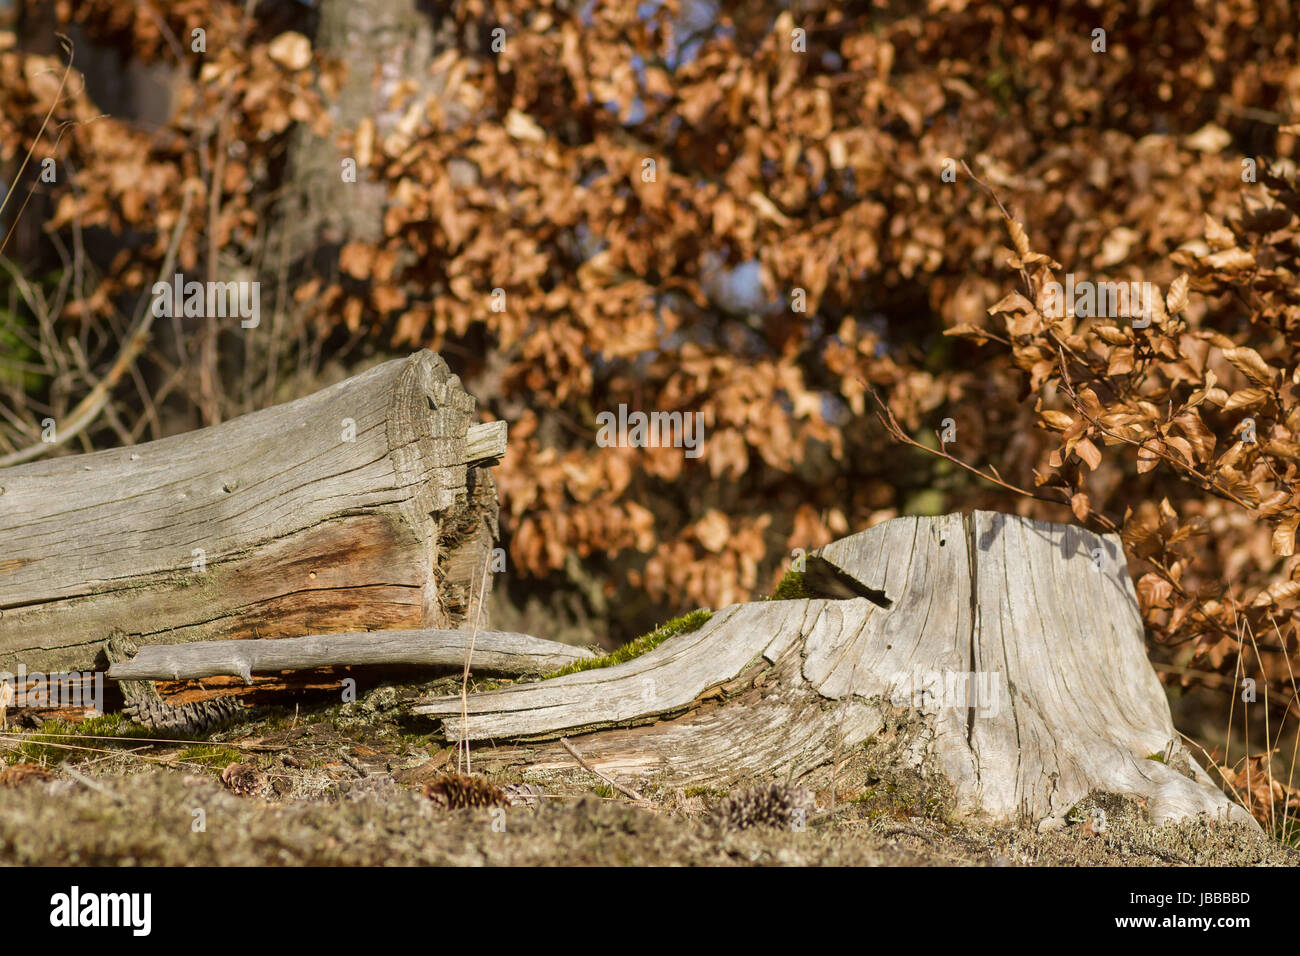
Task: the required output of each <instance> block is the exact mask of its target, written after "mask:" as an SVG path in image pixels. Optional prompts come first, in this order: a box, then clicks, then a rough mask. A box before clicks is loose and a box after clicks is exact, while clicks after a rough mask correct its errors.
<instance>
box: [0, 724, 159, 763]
mask: <svg viewBox="0 0 1300 956" xmlns="http://www.w3.org/2000/svg"><path fill="white" fill-rule="evenodd" d="M153 735H154V734H153V731H150V730H148V729H147V728H145V727H141V726H140V725H139V724H133V723H131V722H130V721H129V720H127V719H126V718H125V717H123V716H122V715H121V714H105V715H104V716H102V717H91V718H89V719H88V720H83V721H81V722H80V723H76V724H74V723H69V722H68V721H66V720H60V719H57V718H56V719H53V720H47V721H45V723H43V724H41V729H40V730H38V731H36V732H35V733H31V734H23V740H22V743H20V744H19V745H18V748H17V751H16V753H17V755H18V757H19V758H20V759H21V760H26V761H30V762H31V763H43V764H53V763H60V762H61V761H63V760H67V759H68V758H69V757H86V756H89V751H88V749H87V748H93V749H95V750H103V749H105V748H108V747H120V746H122V744H121V743H119V742H117V741H114V740H111V739H109V740H104V739H102V738H106V737H107V738H113V737H133V738H134V737H152V736H153Z"/></svg>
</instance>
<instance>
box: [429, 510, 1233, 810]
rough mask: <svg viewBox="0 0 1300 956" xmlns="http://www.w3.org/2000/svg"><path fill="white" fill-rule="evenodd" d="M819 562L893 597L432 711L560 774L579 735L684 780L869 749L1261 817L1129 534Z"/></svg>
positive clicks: (1007, 803) (961, 779)
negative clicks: (1148, 616) (1198, 717)
mask: <svg viewBox="0 0 1300 956" xmlns="http://www.w3.org/2000/svg"><path fill="white" fill-rule="evenodd" d="M809 560H810V562H811V564H810V568H809V570H810V571H813V570H814V569H816V570H817V571H818V572H819V573H816V574H809V575H808V576H807V578H806V580H808V581H810V582H816V581H818V580H820V581H823V582H831V583H832V584H834V587H832V588H831V590H832V591H833V592H834V593H837V594H845V593H850V594H851V593H853V592H854V591H860V593H865V594H870V595H872V597H857V596H854V597H840V598H837V599H827V598H809V599H801V600H787V601H768V602H760V603H751V604H742V605H734V606H732V607H728V608H725V609H723V610H721V611H719V612H718V613H716V614H715V615H714V616H713V617H712V618H711V619H710V620H709V621H708V623H706V624H705V625H704V626H703V627H702V628H700V629H699V630H697V631H695V632H693V633H689V634H682V635H679V636H677V637H675V638H672V639H670V640H668V641H666V642H665V643H664V644H662V645H660V646H659V647H657V648H655V649H654V650H652V651H650V652H648V653H646V654H645V655H643V656H641V657H638V658H635V659H633V660H631V661H628V662H626V663H623V664H620V665H617V666H614V667H609V668H604V669H595V670H588V671H583V672H580V673H576V674H571V675H567V676H564V677H557V678H554V679H551V680H546V681H542V682H539V683H531V684H517V685H514V686H511V687H507V688H503V689H500V690H495V691H491V692H488V693H481V694H474V695H471V696H470V697H469V699H468V704H467V711H466V713H467V719H466V720H465V722H464V724H463V726H462V718H461V706H462V705H461V700H460V698H459V697H455V698H435V699H431V700H427V701H424V702H422V703H420V704H419V705H417V707H416V708H415V710H416V712H417V713H422V714H425V715H430V716H435V717H439V718H441V722H442V723H441V726H442V728H443V732H444V734H445V735H446V737H447V738H448V739H451V740H459V739H462V738H468V739H469V740H471V741H487V740H492V741H494V743H498V744H499V743H500V742H502V741H512V740H513V741H515V742H516V745H515V746H514V747H508V748H497V749H493V748H486V749H484V748H480V749H479V756H478V758H477V759H478V760H480V761H486V760H498V761H503V762H506V763H510V762H515V763H524V764H529V765H531V767H532V768H534V769H535V770H539V771H544V770H548V769H557V768H562V767H571V766H573V758H572V756H571V755H570V754H568V753H567V752H566V749H565V748H563V747H562V746H561V745H560V744H559V743H558V742H555V741H556V740H557V738H558V737H559V736H560V735H576V734H582V735H584V736H582V737H579V738H575V739H574V741H573V742H574V744H576V745H577V746H578V747H579V748H580V749H581V752H582V753H583V754H584V756H585V759H586V760H587V762H588V763H590V764H591V765H592V766H594V767H595V768H597V769H599V770H600V771H601V772H602V773H605V774H609V775H611V776H622V777H623V778H624V779H627V778H628V777H634V778H641V779H642V780H645V781H647V782H648V781H652V780H657V781H658V782H660V783H663V784H668V785H676V786H690V785H699V786H721V787H731V786H734V785H736V784H737V783H740V782H742V781H750V780H756V779H772V778H779V779H782V780H787V779H793V780H799V781H806V782H809V783H814V784H816V783H818V782H820V783H822V784H825V783H827V782H828V780H829V779H831V778H832V777H833V775H834V774H835V772H836V771H837V770H839V769H840V765H841V763H845V762H847V757H848V755H850V754H852V753H854V752H862V751H864V750H867V751H870V752H871V754H872V759H873V760H884V759H888V760H891V761H893V762H894V763H895V764H897V765H901V766H905V767H910V768H914V769H915V770H916V771H918V772H920V773H923V774H926V775H928V776H930V777H931V778H933V779H941V780H942V781H944V782H945V784H946V786H947V787H948V788H949V790H950V795H951V798H952V801H953V805H954V807H955V808H956V810H957V812H959V813H963V814H967V815H973V816H978V817H983V818H988V819H993V820H1011V819H1021V820H1023V819H1031V820H1033V821H1035V822H1037V823H1039V825H1040V826H1053V825H1057V824H1059V823H1060V822H1061V821H1062V819H1063V818H1064V816H1065V814H1066V813H1067V812H1068V811H1069V810H1070V809H1071V807H1073V806H1074V805H1075V804H1076V803H1078V802H1079V800H1081V799H1082V798H1083V797H1085V796H1086V795H1087V794H1088V793H1089V792H1090V791H1104V792H1109V793H1118V794H1124V795H1128V796H1131V797H1134V798H1136V799H1138V800H1140V801H1145V803H1146V806H1147V808H1148V811H1149V813H1150V815H1151V816H1152V818H1153V819H1154V820H1156V821H1165V820H1175V819H1183V818H1186V817H1190V816H1194V815H1197V814H1201V813H1206V814H1210V815H1213V816H1216V817H1231V818H1233V819H1237V820H1241V821H1243V822H1248V821H1250V817H1249V815H1248V814H1247V813H1246V812H1245V811H1244V810H1242V809H1241V808H1240V807H1238V806H1236V805H1235V804H1232V803H1231V802H1230V801H1229V800H1228V799H1227V798H1226V797H1225V796H1224V795H1223V794H1222V793H1221V792H1220V791H1219V790H1218V789H1217V788H1215V787H1214V786H1213V784H1212V783H1211V781H1210V779H1209V777H1208V775H1207V774H1206V773H1205V772H1204V771H1203V770H1202V769H1201V768H1200V767H1199V766H1198V765H1197V764H1196V763H1195V761H1193V760H1192V759H1191V756H1190V754H1189V753H1188V751H1187V750H1186V749H1185V748H1184V747H1183V745H1182V743H1181V740H1180V738H1179V735H1178V732H1177V731H1176V730H1175V729H1174V726H1173V722H1172V719H1171V717H1170V713H1169V707H1168V703H1167V701H1166V698H1165V694H1164V691H1163V689H1162V687H1161V685H1160V682H1159V680H1158V679H1157V677H1156V675H1155V673H1154V671H1153V670H1152V668H1151V665H1150V663H1149V662H1148V660H1147V657H1146V651H1145V646H1144V641H1143V627H1142V621H1141V618H1140V616H1139V613H1138V607H1137V600H1136V595H1135V593H1134V589H1133V584H1132V581H1131V580H1130V578H1129V576H1128V572H1127V569H1126V566H1125V561H1124V555H1123V551H1122V548H1121V545H1120V542H1119V540H1118V538H1116V537H1115V536H1113V535H1110V536H1105V537H1099V536H1097V535H1094V534H1091V533H1089V532H1086V531H1083V530H1081V529H1079V528H1075V527H1072V526H1065V525H1054V524H1047V523H1043V522H1038V521H1032V520H1029V519H1025V518H1019V517H1015V516H1009V515H1002V514H994V513H989V512H976V513H975V514H974V515H971V516H969V517H963V516H961V515H948V516H944V517H939V518H899V519H895V520H893V521H889V522H886V523H884V524H882V525H879V526H877V527H874V528H871V529H870V530H867V531H863V532H861V533H859V534H855V535H853V536H851V537H849V538H845V539H842V540H839V541H836V542H834V543H832V544H830V545H828V546H826V547H825V548H823V549H821V550H820V551H819V552H817V553H816V555H815V556H810V559H809ZM822 562H824V563H822ZM845 582H856V583H857V585H859V586H860V587H849V588H847V589H845V588H844V587H843V584H844V583H845ZM841 772H843V771H841ZM841 782H843V777H841ZM1252 824H1253V822H1252Z"/></svg>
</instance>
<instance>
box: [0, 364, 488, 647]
mask: <svg viewBox="0 0 1300 956" xmlns="http://www.w3.org/2000/svg"><path fill="white" fill-rule="evenodd" d="M474 409H475V403H474V399H473V398H471V397H470V396H469V395H468V394H466V392H465V390H464V388H463V387H462V386H461V383H460V380H459V378H457V377H456V376H455V375H453V374H452V373H451V371H450V370H449V369H448V368H447V365H446V363H445V362H443V360H442V359H441V358H439V357H438V356H437V355H434V354H433V353H432V352H428V351H423V352H419V353H416V354H414V355H412V356H410V357H409V358H405V359H398V360H395V361H391V362H387V363H385V364H383V365H379V366H377V367H375V368H372V369H370V370H369V371H367V372H364V373H362V374H360V375H357V376H355V377H353V378H350V379H347V380H346V381H343V382H340V383H338V384H337V385H334V386H331V387H329V388H326V389H324V390H323V391H320V392H317V393H316V394H314V395H310V396H308V397H306V398H303V399H300V400H298V401H294V402H289V403H287V404H284V405H279V406H276V407H273V408H269V409H266V410H264V411H260V412H256V413H254V414H251V415H245V416H243V417H241V418H237V419H234V420H232V421H229V422H226V423H224V424H221V425H217V426H215V427H212V428H204V429H200V430H198V431H194V432H189V433H187V434H183V435H176V436H173V437H170V438H165V439H162V440H160V441H155V442H149V443H147V444H142V445H135V446H130V447H126V448H119V449H113V450H109V451H100V452H95V453H93V454H88V455H76V456H66V457H60V458H53V459H50V460H47V461H39V462H33V463H30V464H25V465H20V466H17V467H14V468H8V469H4V470H0V548H2V549H3V550H2V551H0V668H7V669H13V668H15V667H16V666H17V665H18V664H24V665H25V666H26V667H27V669H28V670H33V671H35V670H40V671H47V672H48V671H56V670H84V669H89V668H92V667H98V666H102V664H103V663H105V657H104V654H103V650H104V646H105V643H106V641H107V639H108V637H109V635H110V634H111V633H113V632H114V631H115V630H116V631H120V632H121V633H122V634H124V635H125V636H126V637H127V638H129V639H130V640H131V641H133V642H134V643H135V644H137V645H146V644H151V643H169V644H174V643H180V642H189V641H198V640H211V639H239V638H274V637H279V636H293V635H302V634H311V633H321V632H324V633H330V632H349V631H361V630H365V629H370V628H454V627H458V626H459V625H461V624H462V623H463V622H464V621H465V620H466V617H467V614H468V610H469V608H471V607H477V606H478V605H479V604H480V601H479V598H478V594H477V592H478V589H479V588H480V587H482V586H483V585H482V583H481V582H484V581H485V580H486V582H487V584H488V586H489V587H490V581H491V575H485V574H484V568H485V566H486V563H487V560H488V558H489V556H490V549H491V547H492V544H493V540H494V537H495V535H496V518H497V500H496V490H495V485H494V483H493V481H492V474H491V470H490V466H491V465H493V464H495V463H496V462H498V461H499V460H500V459H501V457H502V456H503V455H504V454H505V450H506V427H505V423H504V422H488V423H481V422H477V421H476V416H475V411H474ZM480 623H481V624H482V623H485V622H480Z"/></svg>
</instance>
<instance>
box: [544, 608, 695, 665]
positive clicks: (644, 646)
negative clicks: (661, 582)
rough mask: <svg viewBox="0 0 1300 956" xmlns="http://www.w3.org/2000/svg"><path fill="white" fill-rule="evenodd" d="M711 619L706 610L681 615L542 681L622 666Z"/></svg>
mask: <svg viewBox="0 0 1300 956" xmlns="http://www.w3.org/2000/svg"><path fill="white" fill-rule="evenodd" d="M711 617H713V612H712V611H710V610H708V609H707V608H700V609H699V610H696V611H691V613H689V614H683V615H682V616H681V617H675V618H673V619H672V620H671V621H668V622H667V623H664V624H660V625H659V626H658V627H656V628H655V629H654V630H653V631H651V632H650V633H649V634H643V635H642V636H641V637H638V638H637V639H636V640H634V641H629V642H628V643H626V644H624V645H623V646H622V647H620V648H619V649H618V650H616V651H613V652H611V653H609V654H605V655H603V656H601V657H589V658H587V659H586V660H581V661H574V662H573V663H572V664H567V665H565V666H564V667H561V668H560V669H559V670H558V671H554V672H553V673H550V674H547V675H545V676H544V677H543V678H542V680H550V679H551V678H552V677H563V676H564V675H565V674H576V673H578V672H579V671H590V670H596V669H598V668H601V667H613V666H614V665H615V664H622V663H624V662H626V661H630V660H632V659H633V658H636V657H640V656H641V655H642V654H644V653H646V651H650V650H653V649H654V648H656V647H658V646H659V645H660V644H662V643H663V642H664V641H666V640H668V638H670V637H676V636H677V635H678V634H689V633H690V632H691V631H697V630H699V629H700V628H701V627H703V626H704V622H705V621H707V620H708V619H709V618H711Z"/></svg>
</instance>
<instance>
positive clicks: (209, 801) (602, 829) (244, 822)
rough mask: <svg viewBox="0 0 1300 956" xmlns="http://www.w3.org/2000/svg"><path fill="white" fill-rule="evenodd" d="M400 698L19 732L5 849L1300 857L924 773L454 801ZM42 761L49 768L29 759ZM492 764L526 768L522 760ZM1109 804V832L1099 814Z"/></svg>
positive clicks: (1118, 804) (636, 860)
mask: <svg viewBox="0 0 1300 956" xmlns="http://www.w3.org/2000/svg"><path fill="white" fill-rule="evenodd" d="M400 696H401V695H400V694H397V693H396V692H395V691H394V690H392V689H389V688H383V689H380V690H379V691H376V692H375V693H373V694H371V695H370V696H369V697H367V698H365V699H363V700H362V701H361V702H357V703H351V704H344V705H336V706H332V707H316V708H313V709H301V710H299V711H298V712H294V711H292V710H288V711H286V710H274V711H264V712H262V713H261V714H260V715H259V716H258V717H257V718H256V719H253V720H248V721H242V722H240V723H239V724H236V725H233V726H230V727H227V728H225V729H223V730H218V731H216V732H214V733H211V734H208V735H206V736H205V737H204V739H202V740H188V741H179V742H175V743H171V742H169V743H150V742H148V741H146V740H145V739H143V737H144V734H145V732H144V731H142V730H141V729H139V728H133V727H131V726H130V725H127V724H125V723H124V722H122V721H121V720H120V719H115V718H113V717H112V716H110V717H107V718H101V719H99V720H98V721H95V722H92V723H91V724H90V725H82V726H81V727H80V728H77V727H51V726H45V727H42V728H41V731H40V735H39V737H38V736H37V734H36V733H35V732H31V731H28V732H26V735H25V736H24V737H23V738H22V739H21V740H16V738H15V737H14V735H13V734H9V735H8V737H7V739H8V740H9V742H10V750H9V752H8V753H7V754H5V761H6V763H7V764H8V765H9V767H8V769H6V770H5V771H0V784H5V786H4V787H3V788H2V789H0V863H5V864H20V865H32V864H35V865H47V866H48V865H68V864H73V865H75V864H97V865H117V864H121V865H141V864H145V865H148V864H162V865H213V864H215V865H255V866H265V865H298V864H309V865H335V864H338V865H384V864H389V865H422V864H439V865H471V866H477V865H546V864H561V865H706V866H716V865H795V866H800V865H867V866H872V865H927V866H934V865H937V866H948V865H961V866H966V865H972V866H1022V865H1027V866H1042V865H1048V866H1051V865H1105V866H1114V865H1120V866H1123V865H1275V866H1296V865H1300V852H1297V851H1296V850H1294V849H1291V848H1288V847H1286V846H1283V845H1282V844H1279V843H1277V842H1275V841H1272V840H1269V839H1267V838H1264V837H1261V836H1259V835H1257V834H1254V833H1252V832H1250V831H1248V830H1247V829H1245V828H1244V827H1240V826H1237V825H1216V824H1213V823H1210V822H1198V823H1189V824H1185V825H1180V826H1161V827H1156V826H1152V825H1151V824H1150V823H1148V822H1146V818H1145V815H1144V813H1143V811H1142V810H1141V808H1140V807H1138V806H1137V805H1136V804H1134V803H1133V802H1131V801H1128V800H1125V799H1122V798H1118V797H1115V796H1112V795H1104V794H1102V795H1093V796H1092V797H1090V798H1089V799H1088V800H1086V801H1084V802H1083V803H1082V804H1080V806H1079V807H1078V808H1076V811H1077V812H1076V813H1075V814H1074V815H1073V816H1074V818H1075V819H1077V820H1078V821H1079V822H1078V823H1073V824H1070V825H1067V826H1066V827H1064V828H1063V829H1061V830H1058V831H1056V832H1051V833H1046V834H1039V833H1037V832H1036V831H1035V830H1034V829H1033V828H1030V827H1027V826H989V825H983V824H977V823H971V822H969V821H963V820H959V819H956V818H954V817H953V816H952V815H951V814H950V813H949V812H948V810H947V808H946V807H945V804H944V802H943V801H942V800H941V799H936V797H935V790H934V788H933V787H931V786H929V785H928V784H927V783H926V781H923V780H909V779H906V778H904V777H898V776H892V775H890V774H888V773H884V772H882V773H880V774H877V775H872V774H867V775H866V776H865V777H862V776H860V777H859V778H858V779H859V780H866V781H868V783H867V784H865V785H859V786H855V787H854V788H852V789H848V790H846V791H844V792H838V793H837V794H836V800H835V806H834V808H832V806H831V795H830V794H829V793H824V792H819V793H817V794H815V799H816V805H815V807H814V808H811V809H810V810H809V811H808V812H806V813H805V814H804V815H802V816H801V817H800V818H799V820H800V822H799V823H794V822H789V825H778V826H765V825H755V826H749V827H744V828H742V827H738V826H737V825H735V824H734V823H725V822H723V821H722V819H721V818H720V814H719V812H718V811H719V808H720V806H721V804H722V802H723V801H724V800H725V798H726V797H727V794H725V793H721V792H711V791H683V790H681V789H676V790H667V789H663V790H654V789H648V790H644V792H643V793H642V794H641V795H642V796H643V797H645V798H646V799H645V800H644V801H642V802H637V801H634V800H632V799H631V798H628V797H626V796H624V795H623V794H621V793H619V792H617V791H615V790H614V789H612V788H611V787H609V786H608V784H607V783H605V782H603V781H602V780H601V779H600V778H598V777H597V776H595V775H594V774H592V773H589V772H588V771H585V770H582V769H581V768H579V767H576V766H575V768H574V772H573V773H572V774H569V775H567V776H564V777H561V778H556V777H554V776H552V777H548V778H547V779H546V780H545V781H544V782H543V783H542V786H543V788H544V794H543V795H542V796H541V797H540V799H539V800H538V805H537V806H536V807H524V806H518V807H509V808H505V809H492V808H478V809H460V810H448V809H444V808H442V807H439V806H437V805H435V803H434V802H433V801H431V800H430V799H428V798H427V797H425V796H424V795H423V793H422V790H423V786H424V784H425V783H427V782H429V781H430V780H434V779H437V778H438V777H439V776H440V775H441V774H443V773H444V772H446V771H447V770H455V762H456V761H455V754H454V751H452V750H450V749H448V748H446V747H445V746H443V745H442V743H441V742H440V741H438V740H437V739H435V738H432V737H430V736H428V735H427V728H422V727H421V726H419V725H412V724H411V723H410V722H408V721H407V720H406V719H405V718H404V717H403V716H402V713H401V708H400V706H396V705H395V701H396V700H397V699H398V698H399V697H400ZM70 734H80V735H81V736H80V737H75V736H70ZM87 737H90V738H91V739H87ZM114 738H120V739H114ZM577 740H578V741H579V742H580V740H581V738H577ZM15 747H17V748H18V749H14V748H15ZM70 747H78V748H88V749H85V750H72V749H69V748H70ZM232 764H233V765H235V767H234V768H232V766H231V765H232ZM33 765H35V766H36V767H43V768H44V772H42V771H40V770H28V771H27V772H24V771H23V770H21V769H14V768H15V767H18V766H22V767H27V768H30V767H32V766H33ZM475 769H476V771H477V770H479V769H480V767H476V768H475ZM488 769H490V764H489V768H488ZM223 771H224V777H225V780H224V781H223ZM487 776H488V777H489V779H492V780H493V782H495V783H497V784H500V785H505V784H509V783H518V782H521V781H523V780H524V777H522V776H521V775H520V773H519V771H518V770H517V769H506V770H502V771H500V772H496V773H489V774H488V775H487ZM534 782H536V781H534ZM1094 809H1101V810H1103V811H1104V814H1105V827H1104V828H1102V829H1101V832H1094V828H1093V827H1092V826H1090V824H1089V823H1088V821H1089V820H1090V819H1092V818H1094V817H1095V814H1094V813H1093V810H1094Z"/></svg>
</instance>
